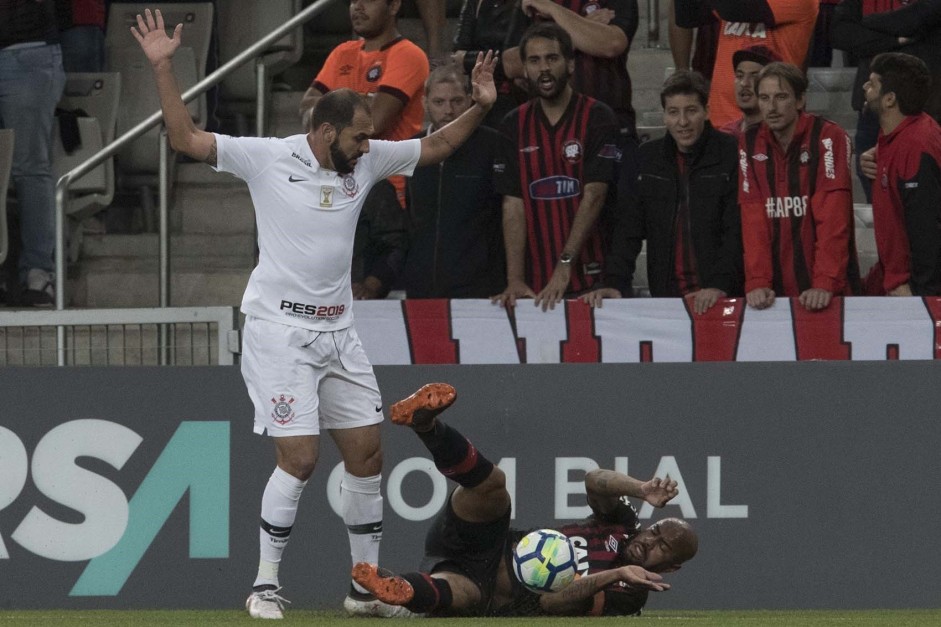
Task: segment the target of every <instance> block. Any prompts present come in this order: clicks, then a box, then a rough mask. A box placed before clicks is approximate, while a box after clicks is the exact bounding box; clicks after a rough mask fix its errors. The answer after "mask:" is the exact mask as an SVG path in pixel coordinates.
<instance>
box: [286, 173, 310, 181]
mask: <svg viewBox="0 0 941 627" xmlns="http://www.w3.org/2000/svg"><path fill="white" fill-rule="evenodd" d="M306 180H307V179H302V178H300V177H296V176H294V175H293V174H292V175H291V176H289V177H288V181H289V182H291V183H298V182H300V181H306Z"/></svg>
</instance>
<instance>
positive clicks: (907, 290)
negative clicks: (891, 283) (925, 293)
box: [889, 283, 914, 296]
mask: <svg viewBox="0 0 941 627" xmlns="http://www.w3.org/2000/svg"><path fill="white" fill-rule="evenodd" d="M889 296H914V294H912V286H911V284H909V283H902V284H901V285H899V286H898V287H896V288H895V289H891V290H889Z"/></svg>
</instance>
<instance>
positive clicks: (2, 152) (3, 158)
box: [0, 128, 14, 264]
mask: <svg viewBox="0 0 941 627" xmlns="http://www.w3.org/2000/svg"><path fill="white" fill-rule="evenodd" d="M13 141H14V138H13V129H10V128H0V264H2V263H3V262H4V260H6V258H7V253H9V252H10V245H9V239H8V238H7V187H8V186H9V185H10V171H11V169H12V168H13Z"/></svg>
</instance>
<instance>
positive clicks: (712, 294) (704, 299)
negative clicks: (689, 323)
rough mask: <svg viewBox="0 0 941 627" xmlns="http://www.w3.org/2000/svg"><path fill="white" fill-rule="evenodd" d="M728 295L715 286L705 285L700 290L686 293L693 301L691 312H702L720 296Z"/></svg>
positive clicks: (707, 309) (717, 300) (710, 306)
mask: <svg viewBox="0 0 941 627" xmlns="http://www.w3.org/2000/svg"><path fill="white" fill-rule="evenodd" d="M726 296H728V294H726V293H725V292H723V291H722V290H720V289H718V288H715V287H705V288H703V289H701V290H697V291H695V292H691V293H689V294H687V295H686V298H689V299H691V300H692V301H693V313H697V314H704V313H706V312H707V311H709V309H711V308H712V306H713V305H715V304H716V303H717V302H719V299H720V298H725V297H726Z"/></svg>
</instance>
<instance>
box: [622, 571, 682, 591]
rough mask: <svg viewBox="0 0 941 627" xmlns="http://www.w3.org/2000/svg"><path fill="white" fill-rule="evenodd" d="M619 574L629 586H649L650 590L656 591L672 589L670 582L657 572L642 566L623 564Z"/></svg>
mask: <svg viewBox="0 0 941 627" xmlns="http://www.w3.org/2000/svg"><path fill="white" fill-rule="evenodd" d="M618 575H619V576H620V578H621V581H623V582H624V583H626V584H627V585H629V586H637V587H640V588H647V589H648V590H655V591H656V592H663V591H664V590H669V589H670V584H668V583H666V582H664V581H663V577H661V576H660V575H658V574H657V573H652V572H650V571H649V570H645V569H643V568H641V567H640V566H621V567H620V568H619V569H618Z"/></svg>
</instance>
